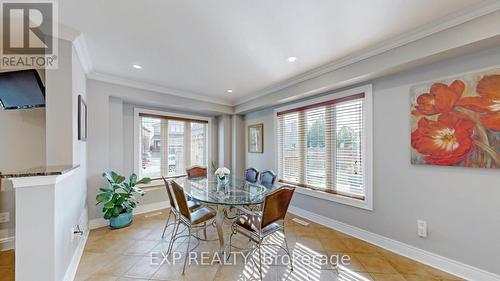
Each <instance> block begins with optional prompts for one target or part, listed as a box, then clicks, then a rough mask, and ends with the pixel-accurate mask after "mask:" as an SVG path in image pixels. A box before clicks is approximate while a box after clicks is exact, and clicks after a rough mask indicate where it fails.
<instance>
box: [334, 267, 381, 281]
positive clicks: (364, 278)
mask: <svg viewBox="0 0 500 281" xmlns="http://www.w3.org/2000/svg"><path fill="white" fill-rule="evenodd" d="M337 273H338V276H339V280H342V281H373V278H372V277H371V275H370V273H368V272H360V271H354V270H352V269H350V268H347V267H344V266H339V267H338V268H337Z"/></svg>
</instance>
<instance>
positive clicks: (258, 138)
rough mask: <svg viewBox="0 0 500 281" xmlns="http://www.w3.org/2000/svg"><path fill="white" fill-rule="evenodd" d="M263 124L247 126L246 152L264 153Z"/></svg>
mask: <svg viewBox="0 0 500 281" xmlns="http://www.w3.org/2000/svg"><path fill="white" fill-rule="evenodd" d="M263 129H264V124H255V125H250V126H248V152H250V153H264V144H263V139H264V132H263Z"/></svg>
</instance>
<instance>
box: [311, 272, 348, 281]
mask: <svg viewBox="0 0 500 281" xmlns="http://www.w3.org/2000/svg"><path fill="white" fill-rule="evenodd" d="M308 277H309V281H339V280H341V279H340V276H339V275H338V273H337V272H336V271H333V270H313V271H309V274H308Z"/></svg>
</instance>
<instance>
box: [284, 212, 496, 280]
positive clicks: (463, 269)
mask: <svg viewBox="0 0 500 281" xmlns="http://www.w3.org/2000/svg"><path fill="white" fill-rule="evenodd" d="M288 211H289V212H290V213H292V214H294V215H297V216H300V217H303V218H306V219H308V220H311V221H313V222H316V223H319V224H321V225H324V226H326V227H329V228H333V229H335V230H338V231H340V232H343V233H346V234H348V235H351V236H353V237H356V238H358V239H361V240H364V241H366V242H368V243H371V244H374V245H377V246H379V247H382V248H384V249H386V250H389V251H391V252H395V253H397V254H399V255H402V256H405V257H407V258H410V259H412V260H416V261H418V262H421V263H423V264H426V265H429V266H432V267H434V268H437V269H440V270H442V271H445V272H448V273H450V274H453V275H456V276H458V277H461V278H464V279H466V280H476V281H498V280H500V276H499V275H497V274H494V273H492V272H488V271H486V270H482V269H479V268H477V267H473V266H471V265H468V264H464V263H462V262H459V261H455V260H452V259H449V258H446V257H443V256H440V255H438V254H435V253H431V252H428V251H425V250H422V249H420V248H417V247H414V246H411V245H408V244H405V243H403V242H399V241H396V240H393V239H390V238H387V237H385V236H382V235H379V234H375V233H372V232H369V231H366V230H364V229H361V228H358V227H355V226H352V225H349V224H346V223H343V222H340V221H337V220H334V219H331V218H327V217H324V216H321V215H318V214H315V213H312V212H310V211H307V210H304V209H301V208H298V207H295V206H290V208H289V209H288Z"/></svg>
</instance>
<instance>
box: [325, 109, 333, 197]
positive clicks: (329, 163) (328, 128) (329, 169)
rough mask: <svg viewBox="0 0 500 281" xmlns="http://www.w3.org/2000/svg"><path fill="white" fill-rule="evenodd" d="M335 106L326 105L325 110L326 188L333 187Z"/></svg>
mask: <svg viewBox="0 0 500 281" xmlns="http://www.w3.org/2000/svg"><path fill="white" fill-rule="evenodd" d="M334 110H335V106H334V105H328V106H327V107H326V112H325V154H326V163H325V164H326V165H325V174H326V175H325V176H326V184H325V187H326V188H327V189H334V184H333V173H334V169H335V126H334V124H335V119H334V118H335V114H334Z"/></svg>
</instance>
